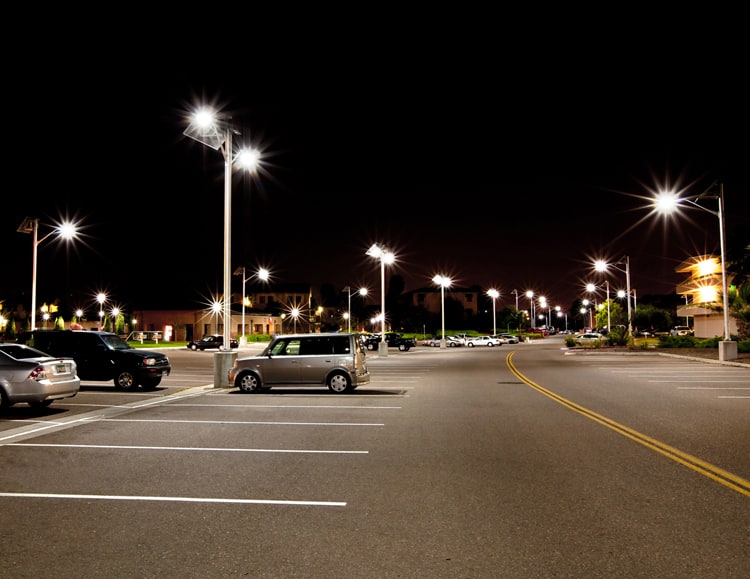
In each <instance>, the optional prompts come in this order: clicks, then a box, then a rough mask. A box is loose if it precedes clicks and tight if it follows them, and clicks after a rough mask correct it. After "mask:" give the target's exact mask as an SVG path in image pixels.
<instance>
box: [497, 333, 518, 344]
mask: <svg viewBox="0 0 750 579" xmlns="http://www.w3.org/2000/svg"><path fill="white" fill-rule="evenodd" d="M498 337H499V338H500V341H502V342H503V344H518V342H520V340H519V339H518V336H514V335H513V334H500V335H499V336H498Z"/></svg>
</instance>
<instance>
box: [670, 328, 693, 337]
mask: <svg viewBox="0 0 750 579" xmlns="http://www.w3.org/2000/svg"><path fill="white" fill-rule="evenodd" d="M669 334H670V335H671V336H692V335H693V334H694V332H693V329H692V328H691V327H690V326H675V327H674V328H672V329H671V330H670V331H669Z"/></svg>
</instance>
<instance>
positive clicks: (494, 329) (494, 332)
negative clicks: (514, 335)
mask: <svg viewBox="0 0 750 579" xmlns="http://www.w3.org/2000/svg"><path fill="white" fill-rule="evenodd" d="M487 295H488V296H490V297H491V298H492V335H493V336H497V316H496V315H495V300H497V298H499V297H500V292H499V291H497V290H496V289H489V290H487Z"/></svg>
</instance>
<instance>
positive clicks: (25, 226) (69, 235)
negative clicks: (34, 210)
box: [16, 217, 78, 331]
mask: <svg viewBox="0 0 750 579" xmlns="http://www.w3.org/2000/svg"><path fill="white" fill-rule="evenodd" d="M16 231H18V232H19V233H31V234H32V244H33V258H32V265H31V330H32V331H34V330H36V269H37V268H36V264H37V251H38V248H39V244H40V243H42V242H43V241H44V240H45V239H47V238H48V237H49V236H51V235H53V234H57V236H58V237H61V238H63V239H64V240H66V241H70V240H71V239H74V238H75V237H76V235H77V233H78V230H77V228H76V226H75V224H73V223H69V222H64V223H61V224H60V225H57V226H55V227H54V229H52V231H50V232H49V233H48V234H47V235H45V236H44V237H42V238H41V239H39V219H36V218H33V217H27V218H26V219H24V220H23V223H21V225H20V226H19V227H18V229H17V230H16Z"/></svg>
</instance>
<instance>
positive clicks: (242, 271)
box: [225, 265, 283, 346]
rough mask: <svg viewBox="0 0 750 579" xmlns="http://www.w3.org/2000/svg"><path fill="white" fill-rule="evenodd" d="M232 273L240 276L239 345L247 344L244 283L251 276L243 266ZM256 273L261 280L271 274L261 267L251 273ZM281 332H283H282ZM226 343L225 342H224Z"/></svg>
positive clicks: (266, 279)
mask: <svg viewBox="0 0 750 579" xmlns="http://www.w3.org/2000/svg"><path fill="white" fill-rule="evenodd" d="M234 275H241V276H242V335H240V340H239V345H240V346H244V345H246V344H247V336H245V302H246V301H247V297H246V296H247V293H246V291H245V284H246V283H247V282H248V281H250V280H251V279H252V278H253V276H252V275H251V276H249V277H248V276H247V275H246V270H245V266H244V265H243V266H242V267H238V268H237V269H236V270H235V271H234ZM253 275H256V276H257V277H258V278H259V279H262V280H263V281H268V278H269V277H270V276H271V273H270V272H269V271H268V270H267V269H266V268H265V267H261V268H260V269H258V271H257V273H255V274H253ZM282 333H283V332H282ZM225 343H226V342H225Z"/></svg>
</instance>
